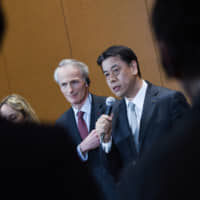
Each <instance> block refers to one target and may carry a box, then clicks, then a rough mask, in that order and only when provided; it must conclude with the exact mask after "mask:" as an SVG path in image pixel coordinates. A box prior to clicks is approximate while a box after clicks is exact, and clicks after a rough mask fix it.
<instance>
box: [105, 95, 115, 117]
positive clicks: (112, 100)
mask: <svg viewBox="0 0 200 200" xmlns="http://www.w3.org/2000/svg"><path fill="white" fill-rule="evenodd" d="M115 101H116V99H115V98H114V97H107V98H106V111H105V114H106V115H110V114H111V111H112V106H113V104H114V103H115Z"/></svg>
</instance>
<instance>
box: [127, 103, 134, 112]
mask: <svg viewBox="0 0 200 200" xmlns="http://www.w3.org/2000/svg"><path fill="white" fill-rule="evenodd" d="M128 108H129V109H130V110H131V111H134V110H135V104H134V103H132V102H129V103H128Z"/></svg>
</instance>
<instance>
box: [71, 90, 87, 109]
mask: <svg viewBox="0 0 200 200" xmlns="http://www.w3.org/2000/svg"><path fill="white" fill-rule="evenodd" d="M88 95H89V91H88V92H87V94H86V95H85V97H84V99H83V100H82V101H81V102H80V103H79V104H73V105H72V106H73V107H74V108H76V109H77V110H80V109H81V107H82V106H83V105H84V103H85V102H86V100H87V98H88Z"/></svg>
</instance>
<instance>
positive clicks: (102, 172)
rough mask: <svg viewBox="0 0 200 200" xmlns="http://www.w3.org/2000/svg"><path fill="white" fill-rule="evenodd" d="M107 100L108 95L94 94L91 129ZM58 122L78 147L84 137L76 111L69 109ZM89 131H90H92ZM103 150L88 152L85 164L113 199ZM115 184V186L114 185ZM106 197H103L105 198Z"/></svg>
mask: <svg viewBox="0 0 200 200" xmlns="http://www.w3.org/2000/svg"><path fill="white" fill-rule="evenodd" d="M105 100H106V97H100V96H95V95H92V110H91V118H90V119H91V121H90V131H91V130H92V129H94V128H95V123H96V121H97V119H98V117H99V116H100V115H101V114H102V113H104V111H105ZM56 124H58V125H60V126H62V127H63V128H64V129H65V130H66V131H67V132H68V134H69V135H70V137H71V138H72V140H73V148H74V149H76V148H77V145H78V144H80V143H81V141H82V139H81V137H80V134H79V131H78V127H77V124H76V121H75V117H74V111H73V109H72V108H70V109H69V110H67V111H66V112H65V113H64V114H63V115H62V116H61V117H60V118H59V119H58V120H57V121H56ZM90 131H89V132H90ZM102 156H103V155H102V152H101V148H97V149H94V150H91V151H90V152H89V153H88V161H87V162H85V163H84V164H85V165H87V167H88V168H89V170H90V171H91V173H92V175H93V176H94V177H95V179H96V180H97V183H98V184H99V185H100V188H102V190H103V192H104V193H105V196H107V197H110V198H108V199H111V198H112V197H113V196H112V195H114V192H113V190H114V188H113V187H114V185H113V180H112V177H111V176H110V175H109V174H108V173H107V171H106V169H105V168H104V165H103V164H102V162H103V161H102V160H103V159H102ZM112 185H113V186H112ZM105 198H106V197H102V199H105Z"/></svg>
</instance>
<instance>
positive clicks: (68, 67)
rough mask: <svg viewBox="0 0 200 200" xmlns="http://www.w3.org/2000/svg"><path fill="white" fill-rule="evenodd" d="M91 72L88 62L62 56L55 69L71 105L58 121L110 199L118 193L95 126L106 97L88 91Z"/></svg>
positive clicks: (56, 79) (55, 73)
mask: <svg viewBox="0 0 200 200" xmlns="http://www.w3.org/2000/svg"><path fill="white" fill-rule="evenodd" d="M88 73H89V72H88V66H87V65H86V64H85V63H83V62H80V61H78V60H75V59H64V60H62V61H61V62H60V63H59V65H58V67H57V68H56V69H55V72H54V79H55V81H56V82H57V83H58V85H59V87H60V89H61V92H62V93H63V95H64V96H65V98H66V100H67V101H68V102H70V103H71V105H72V107H71V108H70V109H69V110H67V111H66V112H65V113H64V114H62V115H61V117H59V119H58V120H57V121H56V124H58V125H60V126H62V127H63V128H64V129H65V130H67V132H68V134H69V135H70V137H71V138H72V140H73V144H74V148H76V149H77V153H78V155H79V157H80V158H81V160H82V161H83V162H85V165H87V166H88V167H89V169H90V170H91V172H92V174H93V175H94V177H95V178H96V180H97V183H99V185H100V188H102V192H103V193H105V197H103V198H108V199H111V198H114V196H113V195H114V194H115V192H114V184H113V183H114V182H113V180H112V177H111V176H110V175H109V174H108V173H107V171H106V169H105V168H104V167H103V165H102V162H103V158H102V156H101V155H102V154H101V151H100V148H99V145H100V137H99V134H98V133H97V130H95V129H94V128H95V122H96V120H97V118H98V117H99V116H100V114H102V113H103V112H104V105H105V99H106V98H105V97H100V96H96V95H94V94H91V93H90V92H89V85H90V79H89V76H88ZM80 113H81V115H80Z"/></svg>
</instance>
